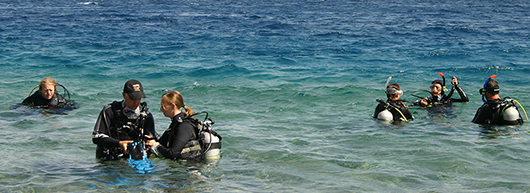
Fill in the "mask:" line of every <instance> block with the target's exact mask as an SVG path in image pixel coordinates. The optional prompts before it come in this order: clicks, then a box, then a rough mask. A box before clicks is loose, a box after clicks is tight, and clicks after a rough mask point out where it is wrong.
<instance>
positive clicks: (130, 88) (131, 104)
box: [92, 79, 158, 160]
mask: <svg viewBox="0 0 530 193" xmlns="http://www.w3.org/2000/svg"><path fill="white" fill-rule="evenodd" d="M122 96H123V99H124V100H122V101H114V102H112V103H110V104H108V105H106V106H105V107H104V108H103V110H101V113H100V114H99V117H98V120H97V122H96V125H95V126H94V132H93V138H92V142H93V143H94V144H97V148H96V158H97V159H99V160H117V159H120V158H132V159H142V158H145V157H146V156H147V155H149V154H148V153H146V152H145V149H147V148H145V147H144V145H145V142H144V141H145V140H146V138H147V139H149V138H156V137H158V134H157V133H156V132H155V122H154V118H153V115H152V114H151V112H149V109H148V108H147V103H146V102H142V98H145V94H144V90H143V86H142V83H140V82H139V81H138V80H134V79H131V80H129V81H127V83H125V86H124V88H123V93H122Z"/></svg>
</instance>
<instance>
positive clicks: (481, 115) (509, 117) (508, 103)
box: [473, 75, 523, 125]
mask: <svg viewBox="0 0 530 193" xmlns="http://www.w3.org/2000/svg"><path fill="white" fill-rule="evenodd" d="M495 77H496V75H494V76H491V77H490V78H489V79H488V80H487V81H486V83H485V84H484V88H482V89H480V90H479V92H480V94H481V95H483V97H485V98H486V99H484V98H482V100H483V101H484V104H483V105H482V106H481V107H480V108H479V109H478V110H477V113H476V114H475V117H474V118H473V123H478V124H491V125H522V124H523V118H522V117H521V115H520V114H519V110H518V109H517V106H515V104H514V101H515V100H513V99H509V98H508V97H506V98H504V99H501V97H500V96H499V92H500V88H499V83H497V81H495V80H493V78H495ZM486 100H487V101H486Z"/></svg>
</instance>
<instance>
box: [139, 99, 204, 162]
mask: <svg viewBox="0 0 530 193" xmlns="http://www.w3.org/2000/svg"><path fill="white" fill-rule="evenodd" d="M160 110H161V111H162V112H163V113H164V116H166V117H168V118H170V119H171V125H169V128H168V129H167V130H166V131H165V132H164V134H162V136H161V137H160V138H159V139H158V140H148V141H146V145H148V146H151V148H152V150H154V152H155V154H157V155H159V156H163V157H165V158H168V159H174V160H178V159H199V158H200V157H201V153H202V152H201V146H200V144H199V140H198V134H199V133H198V131H199V130H198V128H195V125H194V124H192V123H191V122H190V121H189V120H188V119H187V117H190V116H192V115H193V110H192V109H191V108H190V107H188V106H186V105H184V98H183V97H182V94H180V93H179V92H178V91H170V92H167V93H165V94H163V95H162V98H161V101H160ZM183 110H184V111H183Z"/></svg>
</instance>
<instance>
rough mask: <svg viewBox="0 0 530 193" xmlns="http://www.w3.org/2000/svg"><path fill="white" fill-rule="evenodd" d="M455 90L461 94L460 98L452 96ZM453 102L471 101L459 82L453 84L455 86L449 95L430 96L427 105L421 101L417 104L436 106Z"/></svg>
mask: <svg viewBox="0 0 530 193" xmlns="http://www.w3.org/2000/svg"><path fill="white" fill-rule="evenodd" d="M455 90H456V91H457V92H458V94H459V95H460V98H459V99H455V98H451V96H452V95H453V93H454V91H455ZM452 102H469V98H468V97H467V95H466V93H465V92H464V90H462V88H460V86H458V84H456V85H453V88H452V89H451V92H449V94H448V95H445V94H444V93H442V94H440V95H438V96H437V97H433V96H430V97H428V98H427V105H423V104H421V103H419V102H418V103H417V104H419V105H420V106H422V107H436V106H440V105H450V104H451V103H452ZM415 104H416V103H415Z"/></svg>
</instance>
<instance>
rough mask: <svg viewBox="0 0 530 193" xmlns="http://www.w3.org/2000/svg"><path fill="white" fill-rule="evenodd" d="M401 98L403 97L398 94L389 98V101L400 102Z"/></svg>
mask: <svg viewBox="0 0 530 193" xmlns="http://www.w3.org/2000/svg"><path fill="white" fill-rule="evenodd" d="M400 96H401V95H400V94H399V93H396V94H393V95H390V96H388V99H390V100H393V101H397V100H399V97H400Z"/></svg>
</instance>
